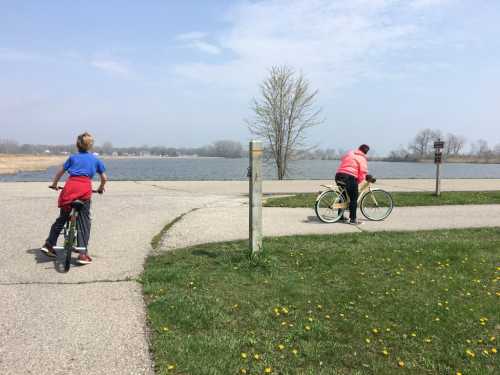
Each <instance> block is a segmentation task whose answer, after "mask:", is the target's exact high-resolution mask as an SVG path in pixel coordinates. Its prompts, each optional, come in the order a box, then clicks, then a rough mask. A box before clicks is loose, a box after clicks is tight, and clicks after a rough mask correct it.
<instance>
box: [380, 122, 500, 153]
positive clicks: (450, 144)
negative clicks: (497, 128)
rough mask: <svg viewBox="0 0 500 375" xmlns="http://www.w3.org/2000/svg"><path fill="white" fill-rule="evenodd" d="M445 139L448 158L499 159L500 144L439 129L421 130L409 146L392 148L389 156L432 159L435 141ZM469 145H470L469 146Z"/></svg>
mask: <svg viewBox="0 0 500 375" xmlns="http://www.w3.org/2000/svg"><path fill="white" fill-rule="evenodd" d="M438 139H439V140H441V141H444V149H443V154H444V156H445V157H446V158H448V159H456V160H467V161H474V160H484V161H489V160H498V159H499V158H500V144H497V145H495V146H493V147H490V145H489V144H488V141H486V140H484V139H478V140H476V141H473V142H470V143H469V142H468V141H467V139H466V138H465V137H464V136H461V135H458V134H453V133H447V134H443V132H442V131H441V130H439V129H429V128H427V129H423V130H420V131H419V132H418V133H417V134H416V135H415V136H414V138H413V139H412V140H411V141H410V142H409V143H408V146H407V147H403V146H400V147H399V149H397V150H392V151H391V152H390V153H389V156H388V157H387V160H391V161H419V160H428V159H432V158H433V156H434V147H433V145H434V142H435V141H437V140H438ZM467 146H469V147H467Z"/></svg>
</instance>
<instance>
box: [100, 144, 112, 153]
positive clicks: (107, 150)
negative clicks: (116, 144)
mask: <svg viewBox="0 0 500 375" xmlns="http://www.w3.org/2000/svg"><path fill="white" fill-rule="evenodd" d="M101 150H102V153H103V154H105V155H111V154H112V153H113V144H112V143H111V142H104V143H103V144H102V146H101Z"/></svg>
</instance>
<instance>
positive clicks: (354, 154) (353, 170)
mask: <svg viewBox="0 0 500 375" xmlns="http://www.w3.org/2000/svg"><path fill="white" fill-rule="evenodd" d="M337 173H345V174H349V175H351V176H354V177H356V180H357V181H358V184H360V183H361V182H363V181H364V180H365V178H366V175H367V173H368V162H367V160H366V155H365V154H364V153H363V152H362V151H360V150H354V151H349V152H348V153H347V154H345V155H344V156H342V159H341V160H340V166H339V167H338V169H337Z"/></svg>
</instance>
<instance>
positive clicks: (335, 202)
mask: <svg viewBox="0 0 500 375" xmlns="http://www.w3.org/2000/svg"><path fill="white" fill-rule="evenodd" d="M345 207H346V202H345V199H344V197H343V195H341V194H339V192H338V191H335V190H327V191H324V192H323V193H321V194H320V196H319V197H318V198H317V199H316V204H315V205H314V210H315V211H316V216H317V217H318V219H319V220H321V221H322V222H323V223H335V222H336V221H337V220H339V219H340V218H341V217H342V215H343V214H344V211H345Z"/></svg>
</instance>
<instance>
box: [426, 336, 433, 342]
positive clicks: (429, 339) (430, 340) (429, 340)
mask: <svg viewBox="0 0 500 375" xmlns="http://www.w3.org/2000/svg"><path fill="white" fill-rule="evenodd" d="M424 341H425V342H426V343H430V342H432V339H431V338H429V337H428V338H426V339H425V340H424Z"/></svg>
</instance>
